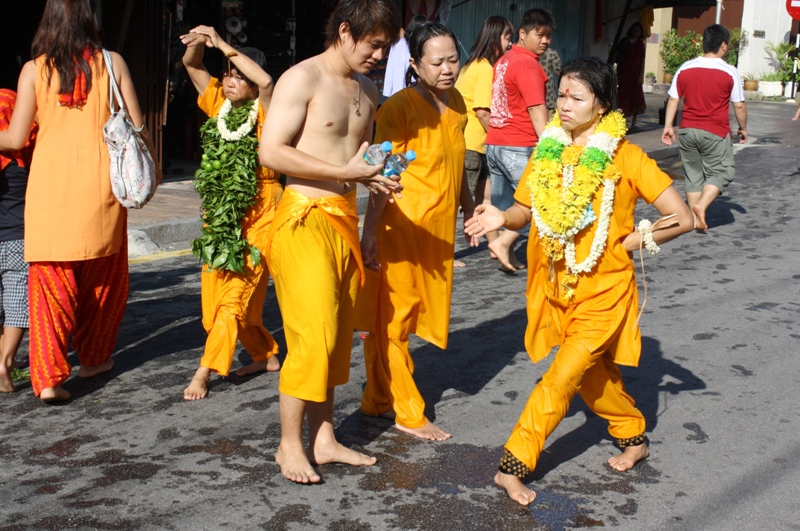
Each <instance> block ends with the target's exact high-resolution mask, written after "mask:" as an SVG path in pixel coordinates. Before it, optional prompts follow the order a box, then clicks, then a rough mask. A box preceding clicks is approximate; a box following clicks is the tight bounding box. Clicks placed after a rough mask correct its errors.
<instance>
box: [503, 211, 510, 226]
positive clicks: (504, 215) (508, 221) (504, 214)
mask: <svg viewBox="0 0 800 531" xmlns="http://www.w3.org/2000/svg"><path fill="white" fill-rule="evenodd" d="M503 218H505V222H504V223H503V227H508V226H509V225H511V218H510V217H509V216H508V212H506V211H505V210H504V211H503Z"/></svg>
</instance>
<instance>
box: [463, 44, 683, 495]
mask: <svg viewBox="0 0 800 531" xmlns="http://www.w3.org/2000/svg"><path fill="white" fill-rule="evenodd" d="M616 89H617V80H616V75H615V73H614V70H613V69H612V67H611V66H610V65H608V64H606V63H605V62H604V61H601V60H600V59H598V58H596V57H586V58H580V59H575V60H573V61H570V62H569V63H567V65H566V66H565V67H564V69H563V71H562V73H561V82H560V85H559V90H558V103H557V110H558V114H557V116H556V117H555V118H554V119H553V120H552V121H551V122H550V123H549V124H547V127H546V128H545V131H544V133H543V134H542V137H541V139H540V141H539V144H538V145H537V147H536V150H535V151H534V154H533V157H532V158H531V160H530V162H529V163H528V166H527V167H526V168H525V170H524V172H523V174H522V180H520V185H519V187H518V188H517V191H516V194H515V199H516V203H515V204H514V205H512V206H511V207H509V208H508V209H506V210H505V212H501V211H500V210H498V209H497V208H496V207H493V206H491V205H479V206H478V207H477V208H476V210H475V213H476V215H475V217H473V218H472V219H471V220H469V222H468V223H467V227H466V229H465V230H466V232H467V234H469V235H471V236H478V237H480V236H482V235H483V234H485V233H486V232H488V231H491V230H497V229H499V228H500V227H510V228H511V230H517V229H520V228H522V227H524V226H525V225H527V224H528V223H531V222H533V223H532V225H533V226H532V227H531V233H530V239H529V240H528V266H529V268H528V284H527V291H526V295H527V313H528V328H527V330H526V332H525V347H526V350H527V351H528V354H529V355H530V357H531V359H532V360H533V361H534V362H537V361H540V360H542V359H544V358H545V357H546V356H547V355H548V354H549V353H550V350H551V349H552V347H554V346H559V347H560V348H559V349H558V351H557V352H556V353H555V356H554V358H553V361H552V363H551V364H550V367H549V368H548V370H547V371H546V372H545V374H544V376H543V377H542V380H541V382H539V384H537V385H536V387H535V388H534V390H533V392H532V393H531V395H530V398H529V399H528V402H527V404H526V405H525V410H524V411H523V412H522V415H521V416H520V418H519V421H517V424H516V426H515V427H514V429H513V431H512V433H511V437H509V439H508V440H507V441H506V443H505V448H504V449H505V453H504V455H503V457H502V459H501V460H500V466H499V471H498V472H497V475H496V476H495V483H496V484H497V485H498V486H499V487H501V488H503V489H505V490H506V492H507V493H508V495H509V497H510V498H511V499H513V500H514V501H516V502H518V503H521V504H523V505H527V504H529V503H531V502H532V501H533V500H534V499H535V497H536V494H535V493H534V491H533V490H531V489H529V488H528V487H527V486H525V484H524V483H523V482H522V480H523V479H524V478H525V477H526V476H527V475H528V474H529V473H530V472H532V471H533V469H534V468H535V467H536V464H537V462H538V460H539V456H540V455H541V452H542V450H543V449H544V445H545V440H546V439H547V437H548V436H549V435H550V434H551V433H552V432H553V430H554V429H555V428H556V426H558V424H559V423H560V422H561V420H562V419H563V418H564V416H565V415H566V413H567V410H568V409H569V404H570V402H571V401H572V398H573V397H574V396H575V394H577V393H580V395H581V397H582V398H583V400H584V402H586V405H587V406H589V408H590V409H591V410H592V411H593V412H594V413H596V414H597V415H598V416H600V417H602V418H603V419H605V420H607V421H608V423H609V427H608V431H609V433H610V435H611V436H612V437H613V438H615V439H616V441H617V444H618V445H619V447H620V448H621V449H622V453H621V454H618V455H614V456H612V457H611V458H609V460H608V464H609V466H610V467H611V468H612V469H614V470H617V471H620V472H622V471H626V470H629V469H631V468H633V466H634V465H635V464H636V463H637V462H638V461H640V460H642V459H644V458H646V457H647V456H648V455H649V450H648V445H647V442H646V436H645V419H644V416H643V415H642V413H641V412H640V411H639V410H638V409H637V408H636V407H635V406H634V400H633V398H632V397H631V396H630V395H628V394H627V392H626V391H625V385H624V384H623V383H622V374H621V373H620V370H619V368H618V367H617V365H631V366H636V365H638V363H639V357H640V354H641V350H642V342H641V334H640V331H639V326H638V316H639V315H641V314H639V300H638V290H637V285H636V275H635V270H634V266H633V262H632V260H631V252H632V251H634V250H639V252H640V253H641V251H642V248H643V247H644V248H646V249H647V251H648V252H650V253H651V254H655V253H657V252H658V251H659V247H658V245H659V244H661V243H664V242H666V241H669V240H671V239H673V238H675V237H677V236H679V235H681V234H683V233H685V232H688V231H690V230H691V229H692V225H693V220H692V214H691V211H690V210H689V208H688V207H687V206H686V204H685V203H684V202H683V200H682V199H681V196H680V195H679V194H678V192H677V190H675V188H674V187H673V186H672V181H671V180H670V178H669V177H668V176H667V175H666V174H665V173H664V172H662V171H661V170H660V169H659V168H658V166H657V165H656V163H655V161H653V160H652V159H650V158H649V157H648V156H647V155H646V154H645V153H644V152H643V151H642V150H641V149H640V148H639V147H637V146H635V145H633V144H631V143H630V142H628V141H627V140H625V132H626V126H625V118H624V117H623V116H622V113H620V112H619V111H616V110H614V109H615V108H616ZM639 199H643V200H644V201H646V202H647V203H650V204H652V205H653V206H655V208H656V210H658V212H659V213H660V214H661V215H662V216H664V217H663V218H662V219H660V220H658V221H657V222H655V223H653V224H651V223H650V222H649V221H647V220H642V221H641V222H640V223H639V224H638V227H637V228H634V209H635V207H636V202H637V201H638V200H639ZM637 229H638V230H637ZM498 258H502V257H498Z"/></svg>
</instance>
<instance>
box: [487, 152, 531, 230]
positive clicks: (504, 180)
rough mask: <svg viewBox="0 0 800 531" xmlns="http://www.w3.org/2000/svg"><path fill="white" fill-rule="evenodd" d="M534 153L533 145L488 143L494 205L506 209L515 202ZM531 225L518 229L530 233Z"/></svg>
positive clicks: (488, 160)
mask: <svg viewBox="0 0 800 531" xmlns="http://www.w3.org/2000/svg"><path fill="white" fill-rule="evenodd" d="M532 154H533V147H516V146H493V145H489V144H486V160H487V162H488V163H489V175H490V176H491V179H492V205H494V206H496V207H497V208H499V209H500V210H505V209H507V208H509V207H511V206H512V205H514V203H516V200H515V199H514V192H516V191H517V184H519V180H520V179H521V178H522V172H523V170H525V166H527V165H528V160H530V158H531V155H532ZM529 230H530V229H529V226H527V227H525V228H524V229H522V230H520V231H518V232H519V233H520V234H528V231H529Z"/></svg>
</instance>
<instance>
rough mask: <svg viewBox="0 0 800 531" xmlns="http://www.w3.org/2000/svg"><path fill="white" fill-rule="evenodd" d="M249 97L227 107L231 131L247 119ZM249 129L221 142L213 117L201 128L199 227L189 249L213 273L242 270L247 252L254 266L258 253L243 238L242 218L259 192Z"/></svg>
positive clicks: (254, 141)
mask: <svg viewBox="0 0 800 531" xmlns="http://www.w3.org/2000/svg"><path fill="white" fill-rule="evenodd" d="M253 105H257V102H255V101H250V102H247V103H245V104H244V105H242V106H240V107H238V108H233V109H231V112H230V113H228V116H226V117H225V124H226V125H227V126H228V129H230V130H231V131H234V130H236V129H238V128H239V126H240V125H242V124H243V123H244V122H245V120H247V118H248V114H249V112H250V109H251V107H252V106H253ZM255 131H256V128H255V127H253V131H252V132H251V133H250V134H249V135H247V136H246V137H244V138H243V139H241V140H239V141H237V142H228V141H226V140H224V139H223V138H222V137H221V136H220V134H219V129H217V118H216V117H214V118H210V119H209V120H208V121H207V122H206V123H205V124H203V126H202V127H201V128H200V137H201V145H202V147H203V161H202V162H201V164H200V169H199V170H197V171H196V172H195V174H194V177H195V179H194V186H195V189H196V190H197V192H198V193H199V194H200V199H201V200H202V204H201V210H202V212H203V214H202V219H203V230H202V233H201V236H200V237H199V238H197V239H196V240H194V241H193V242H192V252H193V253H194V255H195V256H196V257H197V258H198V259H200V260H201V261H202V262H203V264H205V265H207V266H209V268H211V269H216V270H218V271H223V270H224V271H233V272H236V273H242V272H244V265H245V263H246V260H247V258H246V252H247V251H249V252H250V257H251V258H252V259H253V263H254V264H255V265H259V264H260V263H261V252H260V251H259V250H258V248H257V247H255V246H253V245H250V243H249V242H248V241H247V239H246V238H243V237H242V219H244V215H245V213H246V212H247V209H248V208H249V207H250V206H251V205H252V204H253V203H254V201H255V197H256V194H257V193H258V178H257V176H256V169H257V168H258V161H257V160H256V159H257V156H258V155H257V154H258V139H257V138H256V134H255Z"/></svg>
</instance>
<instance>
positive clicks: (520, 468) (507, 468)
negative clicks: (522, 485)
mask: <svg viewBox="0 0 800 531" xmlns="http://www.w3.org/2000/svg"><path fill="white" fill-rule="evenodd" d="M498 469H499V470H500V472H502V473H503V474H508V475H511V476H517V477H518V478H520V479H522V478H524V477H525V476H527V475H528V474H530V473H531V469H530V468H528V466H527V465H526V464H525V463H523V462H522V461H520V460H519V459H517V458H516V457H514V454H512V453H511V452H509V451H508V450H506V451H505V452H504V453H503V457H502V458H501V459H500V466H499V467H498Z"/></svg>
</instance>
